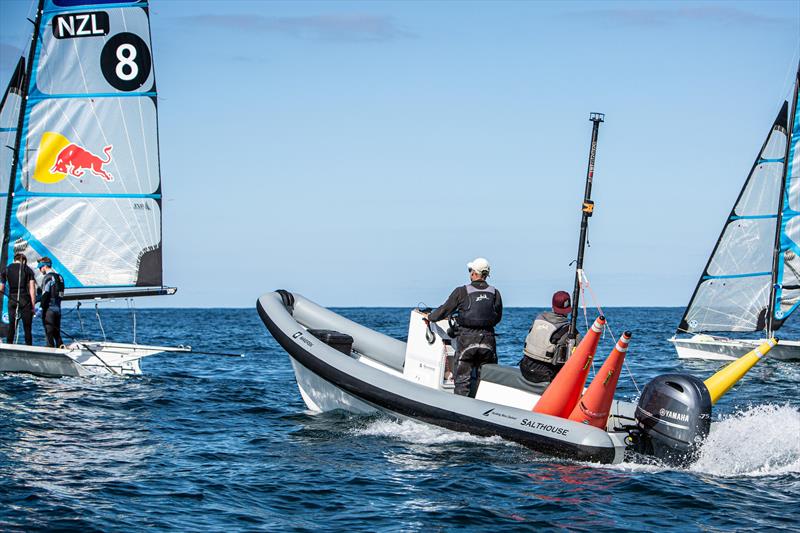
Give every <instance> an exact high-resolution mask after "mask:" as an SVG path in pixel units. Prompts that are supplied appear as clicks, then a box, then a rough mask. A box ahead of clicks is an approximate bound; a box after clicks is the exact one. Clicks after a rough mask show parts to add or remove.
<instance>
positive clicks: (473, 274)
mask: <svg viewBox="0 0 800 533" xmlns="http://www.w3.org/2000/svg"><path fill="white" fill-rule="evenodd" d="M467 269H468V270H469V277H470V281H471V283H470V284H469V285H463V286H461V287H457V288H456V289H455V290H454V291H453V292H452V293H451V294H450V296H449V297H448V298H447V301H446V302H445V303H444V304H442V305H441V306H440V307H438V308H437V309H434V310H433V311H431V313H430V314H429V315H428V320H430V321H432V322H438V321H439V320H443V319H445V318H449V317H451V316H455V319H456V322H457V324H458V326H457V328H456V342H457V344H456V347H457V350H456V355H455V361H454V366H455V369H456V371H455V379H454V381H455V388H454V391H453V392H455V393H456V394H459V395H461V396H467V395H469V396H471V397H475V392H476V391H475V388H476V386H477V383H478V378H479V377H480V368H481V365H483V364H486V363H497V348H496V343H495V336H494V327H495V326H496V325H497V324H498V323H499V322H500V320H501V319H502V318H503V301H502V299H501V298H500V291H498V290H497V289H495V288H494V287H492V286H491V285H489V284H488V283H486V278H487V277H489V270H490V267H489V262H488V261H487V260H486V259H483V258H482V257H479V258H477V259H475V260H474V261H472V262H471V263H468V264H467Z"/></svg>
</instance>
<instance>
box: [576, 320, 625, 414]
mask: <svg viewBox="0 0 800 533" xmlns="http://www.w3.org/2000/svg"><path fill="white" fill-rule="evenodd" d="M630 341H631V332H630V331H626V332H625V333H623V334H622V337H620V339H619V341H617V345H616V346H614V349H613V350H611V354H609V356H608V359H606V361H605V362H604V363H603V366H602V367H601V368H600V371H599V372H598V373H597V375H596V376H595V377H594V379H593V380H592V383H591V384H590V385H589V388H588V389H586V393H584V395H583V397H582V398H581V400H580V401H579V402H578V405H576V406H575V409H573V410H572V414H570V415H569V419H570V420H573V421H575V422H582V423H584V424H589V425H592V426H594V427H597V428H601V429H605V428H606V422H607V421H608V413H609V411H610V410H611V402H613V401H614V391H616V390H617V381H618V380H619V373H620V371H621V370H622V363H623V362H624V361H625V353H626V352H627V351H628V343H630Z"/></svg>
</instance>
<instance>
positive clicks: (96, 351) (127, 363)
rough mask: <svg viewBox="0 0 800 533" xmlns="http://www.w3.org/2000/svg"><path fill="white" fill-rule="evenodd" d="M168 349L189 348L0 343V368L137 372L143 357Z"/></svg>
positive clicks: (59, 373) (60, 373) (53, 373)
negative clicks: (46, 345)
mask: <svg viewBox="0 0 800 533" xmlns="http://www.w3.org/2000/svg"><path fill="white" fill-rule="evenodd" d="M168 351H170V352H176V351H177V352H189V351H191V348H189V347H185V348H184V347H180V348H170V347H166V346H149V345H142V344H125V343H115V342H92V341H79V342H75V343H73V344H71V345H70V346H68V347H66V348H48V347H43V346H27V345H24V344H0V372H10V373H25V374H33V375H36V376H44V377H70V376H96V375H110V376H137V375H140V374H141V373H142V368H141V364H140V361H141V359H142V358H144V357H148V356H150V355H155V354H158V353H162V352H168Z"/></svg>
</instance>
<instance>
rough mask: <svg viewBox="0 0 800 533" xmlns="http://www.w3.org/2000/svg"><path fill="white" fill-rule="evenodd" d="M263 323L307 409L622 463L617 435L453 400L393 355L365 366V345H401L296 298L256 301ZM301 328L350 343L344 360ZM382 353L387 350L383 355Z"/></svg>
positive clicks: (484, 403) (474, 401)
mask: <svg viewBox="0 0 800 533" xmlns="http://www.w3.org/2000/svg"><path fill="white" fill-rule="evenodd" d="M257 309H258V312H259V315H260V316H261V319H262V321H263V322H264V325H265V326H266V327H267V329H268V330H269V332H270V333H271V334H272V336H273V337H274V338H275V339H276V340H277V341H278V343H279V344H280V345H281V346H282V347H283V349H284V350H286V351H287V352H288V354H289V356H290V360H291V362H292V366H293V368H294V370H295V376H296V378H297V383H298V387H299V389H300V393H301V395H302V396H303V400H304V401H305V402H306V405H307V406H308V407H309V408H310V409H313V410H319V411H329V410H335V409H342V410H346V411H350V412H354V413H372V412H376V411H379V412H382V413H385V414H387V415H389V416H392V417H396V418H399V419H413V420H416V421H420V422H424V423H428V424H432V425H436V426H440V427H444V428H447V429H451V430H455V431H462V432H468V433H472V434H476V435H481V436H500V437H503V438H505V439H508V440H512V441H515V442H518V443H520V444H523V445H525V446H527V447H529V448H532V449H534V450H537V451H540V452H542V453H545V454H548V455H552V456H556V457H564V458H570V459H576V460H584V461H594V462H600V463H617V462H621V461H622V459H623V458H624V451H625V444H624V442H623V440H622V437H621V436H620V435H617V434H612V433H608V432H606V431H604V430H602V429H598V428H595V427H592V426H588V425H584V424H578V423H576V422H571V421H569V420H565V419H562V418H557V417H552V416H548V415H542V414H537V413H533V412H531V411H529V410H523V409H518V408H514V407H508V406H505V405H499V404H495V403H492V402H488V401H483V400H478V399H474V398H468V397H464V396H456V395H453V394H452V393H450V392H445V391H442V390H438V389H433V388H429V387H426V386H423V385H420V384H418V383H414V382H411V381H409V380H407V379H405V378H404V377H403V375H402V373H401V372H402V368H400V369H398V368H397V367H394V368H393V367H392V365H393V364H394V363H392V357H391V356H392V354H388V353H387V354H385V357H382V358H381V359H382V361H377V362H376V361H375V360H368V359H369V358H368V357H367V356H368V355H369V353H368V352H367V351H366V350H365V348H366V347H369V346H373V347H375V349H379V347H377V344H376V343H379V342H380V341H381V339H385V340H384V342H385V344H386V346H390V347H391V346H394V347H401V346H404V344H405V343H401V342H400V341H397V340H396V339H392V338H390V337H387V336H384V335H382V334H380V333H378V332H375V331H373V330H368V329H367V328H364V327H363V326H360V325H358V324H355V323H353V322H350V321H349V320H347V319H345V318H344V317H341V316H339V315H336V314H335V313H333V312H331V311H328V310H327V309H324V308H321V307H319V306H317V305H316V304H313V303H312V302H310V301H308V300H306V299H305V298H303V297H302V296H299V295H296V294H295V295H293V302H291V304H289V305H287V304H286V303H284V300H283V299H282V297H281V295H280V294H278V293H267V294H265V295H263V296H262V297H261V298H259V300H258V302H257ZM306 328H320V329H335V330H336V331H339V332H342V333H346V334H348V335H351V336H353V337H354V339H355V342H354V345H353V348H354V352H353V353H351V354H350V355H346V354H344V353H342V352H339V351H338V350H336V349H334V348H332V347H330V346H328V345H327V344H325V343H323V342H322V341H320V340H318V339H317V338H316V337H314V336H312V335H311V334H309V333H308V332H307V331H306ZM385 351H386V352H388V351H390V350H385Z"/></svg>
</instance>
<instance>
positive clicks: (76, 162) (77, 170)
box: [50, 143, 114, 181]
mask: <svg viewBox="0 0 800 533" xmlns="http://www.w3.org/2000/svg"><path fill="white" fill-rule="evenodd" d="M113 148H114V146H113V145H110V144H109V145H108V146H106V147H105V148H103V153H105V154H106V159H101V158H100V157H99V156H96V155H94V154H93V153H92V152H90V151H89V150H87V149H85V148H81V147H80V146H78V145H77V144H74V143H73V144H69V145H68V146H67V147H66V148H64V149H63V150H61V151H60V152H59V153H58V156H56V161H55V164H54V165H53V168H51V169H50V174H69V175H70V176H74V177H76V178H80V177H81V176H83V175H84V174H85V173H86V171H87V170H88V171H89V172H91V173H92V174H94V175H95V176H99V177H101V178H103V179H104V180H106V181H113V180H114V176H112V175H111V174H109V173H108V172H106V171H105V170H103V165H107V164H108V163H110V162H111V150H112V149H113Z"/></svg>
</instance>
